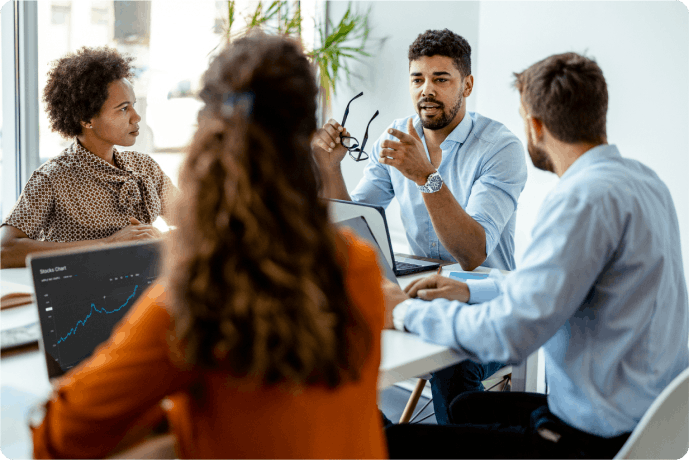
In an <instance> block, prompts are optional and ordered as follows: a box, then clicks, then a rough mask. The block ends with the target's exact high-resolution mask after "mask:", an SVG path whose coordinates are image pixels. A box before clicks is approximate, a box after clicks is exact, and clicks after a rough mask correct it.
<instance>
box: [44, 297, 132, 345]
mask: <svg viewBox="0 0 689 460" xmlns="http://www.w3.org/2000/svg"><path fill="white" fill-rule="evenodd" d="M138 288H139V285H138V284H137V285H136V286H134V292H132V295H130V296H129V297H127V300H126V301H125V302H124V303H123V304H122V305H120V306H119V307H117V308H116V309H114V310H112V311H108V310H106V309H105V308H103V309H101V310H99V309H98V308H97V307H96V306H95V305H94V304H91V311H89V314H88V315H86V318H84V319H80V320H79V321H77V324H76V325H75V326H74V327H73V328H72V329H70V330H69V332H68V333H67V335H65V336H64V337H60V338H59V339H58V341H57V343H58V345H59V344H60V343H62V342H64V341H65V340H67V338H69V336H70V335H72V334H74V333H76V332H77V328H78V327H79V325H82V326H84V325H85V324H86V321H88V319H89V318H90V317H91V315H92V314H93V312H94V311H95V312H96V313H103V314H106V315H109V314H111V313H117V312H118V311H120V310H122V309H123V308H124V307H126V306H127V304H128V303H129V301H130V300H132V297H134V296H135V295H136V290H137V289H138Z"/></svg>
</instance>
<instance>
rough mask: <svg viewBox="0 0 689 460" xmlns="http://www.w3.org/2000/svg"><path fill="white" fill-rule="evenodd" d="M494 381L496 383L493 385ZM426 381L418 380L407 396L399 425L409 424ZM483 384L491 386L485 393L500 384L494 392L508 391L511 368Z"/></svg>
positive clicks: (501, 371)
mask: <svg viewBox="0 0 689 460" xmlns="http://www.w3.org/2000/svg"><path fill="white" fill-rule="evenodd" d="M496 380H497V383H495V382H496ZM427 381H428V380H426V379H424V378H420V379H419V381H418V382H416V386H415V387H414V390H413V391H412V393H411V395H410V396H409V399H408V400H407V405H406V406H405V407H404V411H403V412H402V416H401V417H400V421H399V423H409V421H410V420H411V419H412V414H413V413H414V409H415V408H416V405H417V404H418V402H419V398H420V397H421V393H422V392H423V389H424V387H425V386H426V382H427ZM483 382H484V384H486V383H488V382H490V384H492V386H490V387H489V388H487V389H486V391H491V390H493V389H495V388H496V387H498V386H499V385H501V384H502V386H500V388H499V389H497V390H496V391H509V390H510V387H511V382H512V366H505V367H502V368H500V369H498V371H497V372H495V373H494V374H493V375H491V376H490V377H488V378H487V379H486V380H484V381H483ZM431 401H432V400H429V401H428V403H427V404H426V406H428V404H430V402H431ZM426 406H424V407H423V409H421V410H420V411H419V413H420V412H423V410H424V409H425V408H426ZM417 415H418V414H417Z"/></svg>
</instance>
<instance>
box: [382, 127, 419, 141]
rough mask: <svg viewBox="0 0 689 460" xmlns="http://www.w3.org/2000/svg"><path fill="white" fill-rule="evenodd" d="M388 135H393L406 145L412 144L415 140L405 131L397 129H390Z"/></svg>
mask: <svg viewBox="0 0 689 460" xmlns="http://www.w3.org/2000/svg"><path fill="white" fill-rule="evenodd" d="M388 133H389V134H391V135H392V136H393V137H396V138H397V139H399V140H400V141H402V142H404V143H406V144H411V143H412V140H413V138H412V137H411V136H410V135H409V134H407V133H405V132H403V131H400V130H397V129H395V128H390V129H388Z"/></svg>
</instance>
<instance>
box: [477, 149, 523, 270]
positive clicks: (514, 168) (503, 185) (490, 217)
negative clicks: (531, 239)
mask: <svg viewBox="0 0 689 460" xmlns="http://www.w3.org/2000/svg"><path fill="white" fill-rule="evenodd" d="M494 152H495V153H494V154H492V155H486V160H485V162H484V163H483V165H482V167H481V175H480V177H479V178H478V179H477V180H476V182H474V185H473V186H472V188H471V194H470V196H469V201H468V203H467V206H466V209H465V211H466V212H467V214H469V215H470V216H471V217H472V218H473V219H474V220H476V222H478V223H479V224H480V225H481V226H482V227H483V229H484V230H485V232H486V256H488V255H490V254H491V253H492V252H493V250H494V249H495V248H496V246H497V245H498V243H499V242H500V236H501V235H502V232H503V230H504V229H505V226H506V225H507V223H508V221H509V220H510V218H511V217H512V215H513V214H514V212H515V211H516V209H517V200H518V199H519V195H520V194H521V192H522V190H524V184H526V177H527V173H526V161H525V159H524V150H523V148H522V145H521V143H520V142H519V140H517V139H516V138H512V139H510V140H509V141H508V142H506V143H505V144H504V145H496V146H495V148H494Z"/></svg>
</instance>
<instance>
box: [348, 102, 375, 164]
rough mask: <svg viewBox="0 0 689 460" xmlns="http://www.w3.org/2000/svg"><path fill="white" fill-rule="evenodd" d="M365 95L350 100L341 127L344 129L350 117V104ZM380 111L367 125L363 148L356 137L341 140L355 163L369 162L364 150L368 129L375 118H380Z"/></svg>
mask: <svg viewBox="0 0 689 460" xmlns="http://www.w3.org/2000/svg"><path fill="white" fill-rule="evenodd" d="M363 95H364V93H363V91H362V92H361V93H359V94H357V95H356V96H354V97H353V98H352V99H350V101H349V102H347V107H346V108H345V113H344V116H343V117H342V123H341V126H342V127H343V128H344V125H345V123H346V122H347V115H349V104H351V103H352V101H353V100H354V99H356V98H358V97H361V96H363ZM378 113H379V112H378V110H376V113H374V114H373V117H371V119H370V120H369V122H368V125H366V132H365V133H364V140H363V142H362V143H361V146H359V141H358V140H356V138H355V137H352V136H340V140H341V142H342V145H343V146H344V147H345V148H346V149H347V152H349V156H350V157H352V160H354V161H365V160H368V153H366V152H365V151H364V148H365V147H366V141H367V140H368V127H369V126H371V122H372V121H373V119H374V118H376V117H377V116H378Z"/></svg>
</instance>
